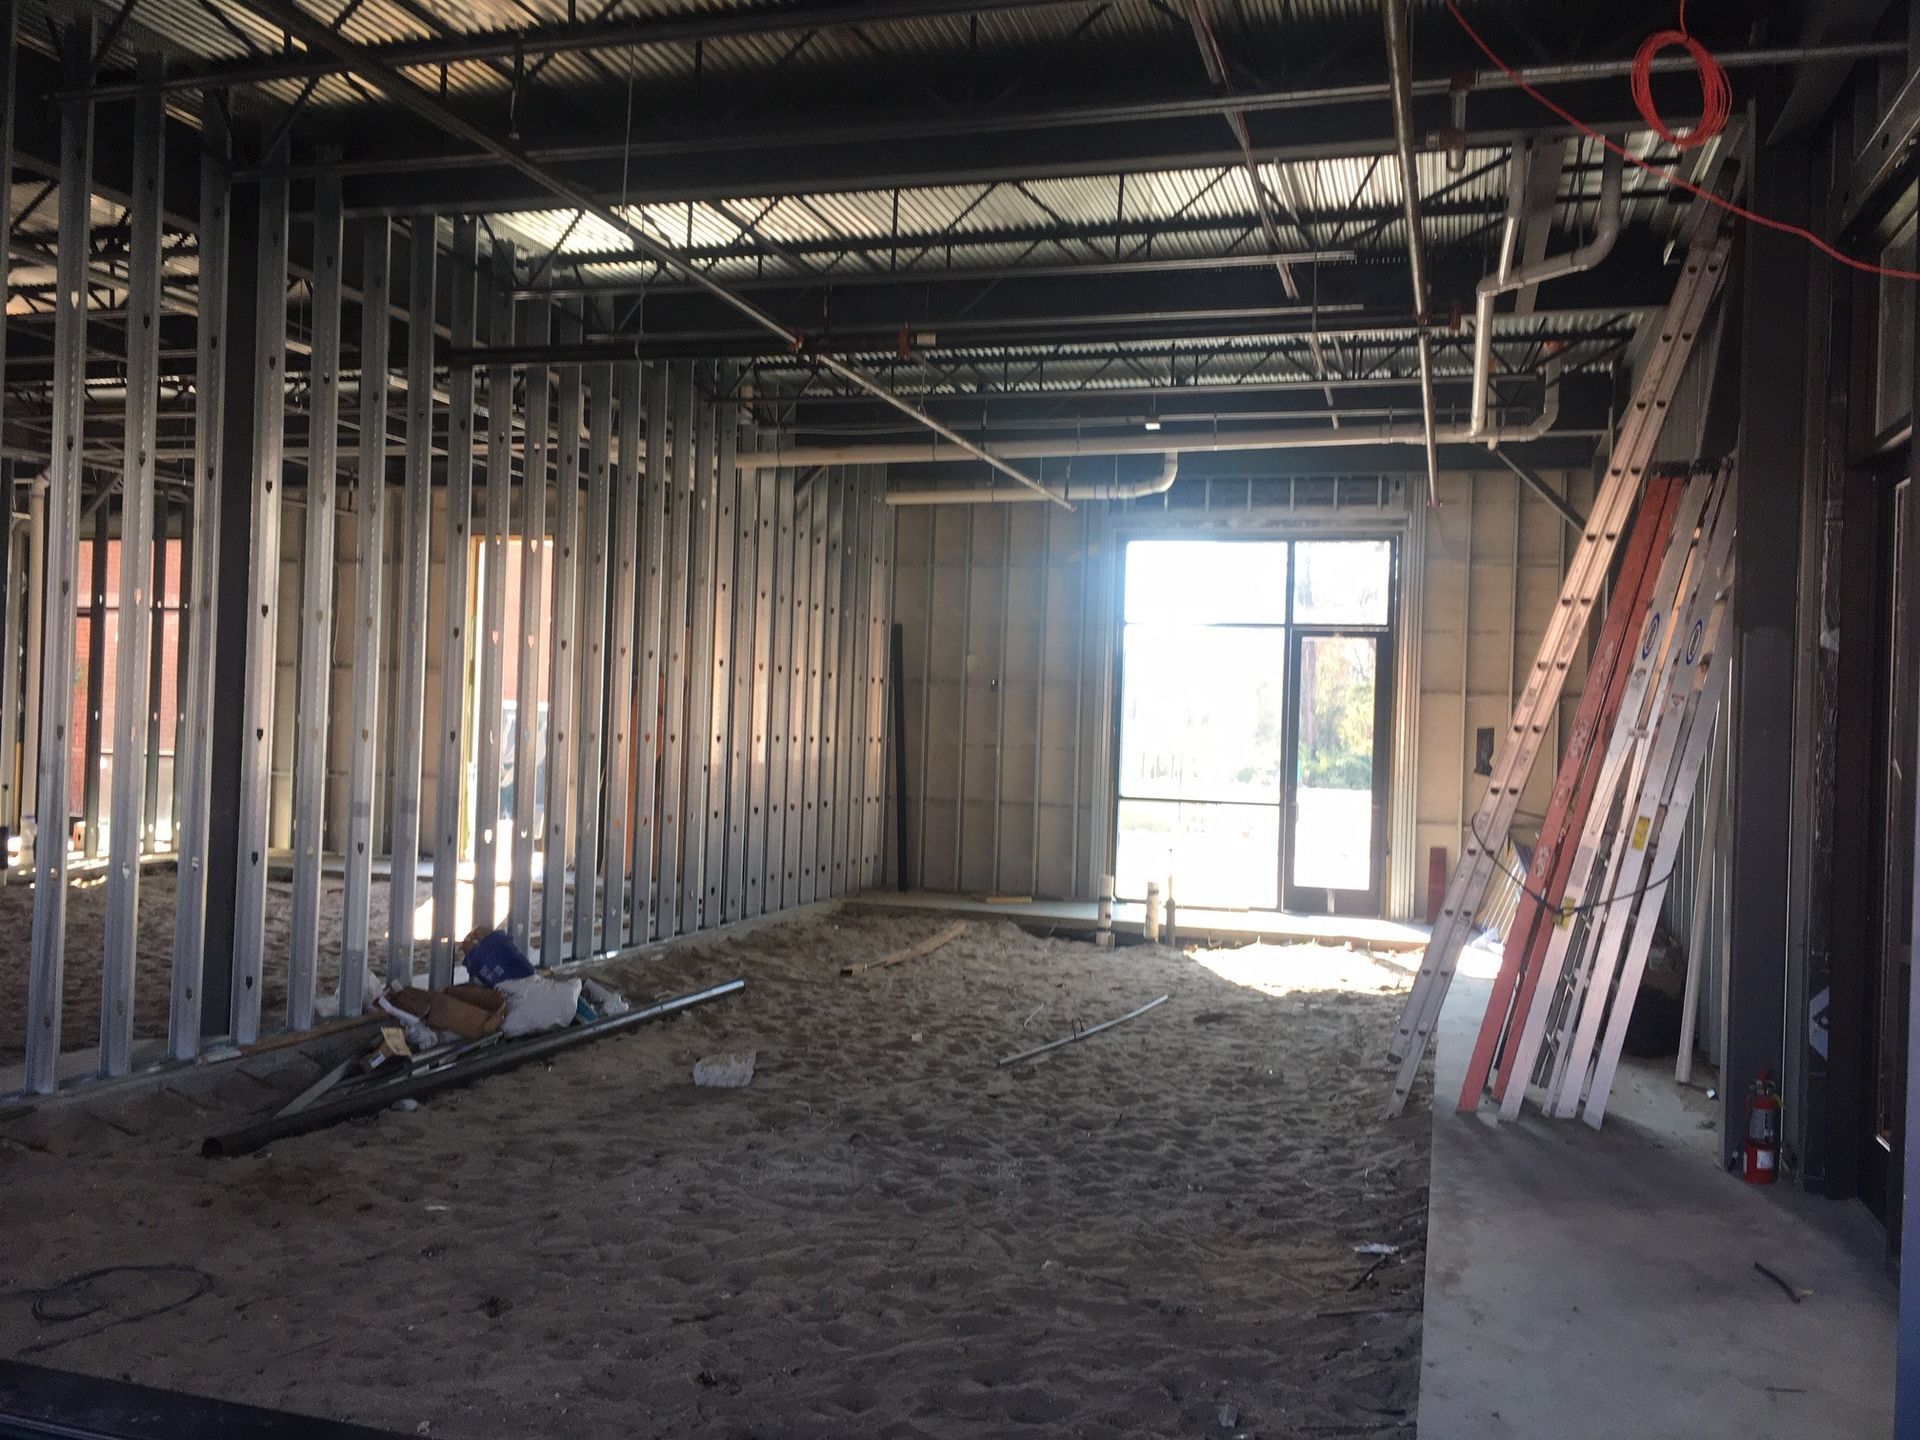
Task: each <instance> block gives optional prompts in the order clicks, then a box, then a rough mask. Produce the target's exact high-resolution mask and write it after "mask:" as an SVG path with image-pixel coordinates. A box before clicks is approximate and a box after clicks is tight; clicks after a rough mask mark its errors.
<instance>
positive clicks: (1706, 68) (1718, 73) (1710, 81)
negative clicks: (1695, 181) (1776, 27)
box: [1632, 0, 1733, 150]
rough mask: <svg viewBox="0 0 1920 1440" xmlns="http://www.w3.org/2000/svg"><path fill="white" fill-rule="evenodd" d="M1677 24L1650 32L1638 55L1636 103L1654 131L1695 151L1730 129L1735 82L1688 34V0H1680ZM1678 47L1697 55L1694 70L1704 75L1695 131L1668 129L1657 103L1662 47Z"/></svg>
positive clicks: (1634, 68)
mask: <svg viewBox="0 0 1920 1440" xmlns="http://www.w3.org/2000/svg"><path fill="white" fill-rule="evenodd" d="M1677 24H1678V28H1677V29H1673V30H1661V31H1657V32H1656V33H1654V34H1652V35H1649V36H1648V37H1647V38H1646V40H1645V41H1644V42H1642V44H1641V46H1640V49H1639V51H1638V52H1637V53H1636V54H1635V55H1634V57H1633V79H1632V84H1633V103H1634V104H1635V105H1637V106H1638V107H1639V109H1640V118H1641V119H1643V120H1645V121H1646V122H1647V127H1648V128H1649V129H1650V130H1652V131H1653V132H1654V134H1656V135H1658V136H1659V137H1660V138H1661V139H1662V140H1665V141H1666V142H1667V143H1668V144H1669V145H1672V146H1674V147H1675V148H1676V149H1680V150H1695V149H1698V148H1699V147H1700V146H1702V145H1704V144H1706V143H1707V142H1708V141H1709V140H1711V139H1713V137H1714V136H1716V135H1718V134H1719V133H1720V132H1721V131H1722V130H1724V129H1726V128H1727V120H1728V118H1729V117H1730V116H1731V115H1732V114H1733V82H1732V81H1730V80H1728V79H1727V72H1726V70H1725V69H1724V68H1722V66H1721V64H1720V62H1719V61H1718V60H1716V59H1714V56H1713V52H1712V51H1711V50H1709V49H1707V47H1706V46H1705V45H1702V44H1701V43H1700V42H1699V41H1698V40H1696V39H1694V38H1693V36H1692V35H1691V34H1689V33H1688V31H1687V0H1680V14H1679V19H1678V22H1677ZM1675 48H1679V49H1681V50H1685V51H1686V52H1687V54H1688V55H1689V56H1691V57H1692V58H1693V68H1694V71H1695V73H1696V74H1698V75H1699V77H1700V123H1699V124H1697V125H1695V126H1694V127H1693V128H1692V129H1691V130H1683V131H1678V132H1676V131H1674V130H1671V129H1669V128H1668V126H1667V123H1666V121H1665V120H1663V119H1662V118H1661V117H1660V112H1659V111H1658V110H1656V109H1655V108H1654V104H1653V61H1654V57H1655V56H1656V55H1658V54H1659V53H1660V52H1661V51H1662V50H1671V49H1675Z"/></svg>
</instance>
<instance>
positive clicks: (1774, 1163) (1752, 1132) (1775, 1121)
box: [1740, 1070, 1780, 1185]
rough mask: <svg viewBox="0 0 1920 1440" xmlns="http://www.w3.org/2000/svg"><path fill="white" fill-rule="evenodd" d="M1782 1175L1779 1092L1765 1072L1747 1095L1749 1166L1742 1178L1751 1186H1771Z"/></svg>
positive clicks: (1771, 1073) (1745, 1167) (1743, 1169)
mask: <svg viewBox="0 0 1920 1440" xmlns="http://www.w3.org/2000/svg"><path fill="white" fill-rule="evenodd" d="M1779 1173H1780V1088H1779V1086H1777V1085H1775V1084H1774V1083H1773V1072H1772V1071H1771V1070H1762V1071H1761V1072H1760V1075H1759V1078H1758V1079H1756V1080H1755V1081H1754V1082H1753V1086H1752V1088H1751V1089H1749V1090H1748V1091H1747V1150H1746V1163H1745V1165H1744V1166H1743V1167H1742V1168H1741V1172H1740V1178H1741V1179H1743V1180H1745V1181H1746V1182H1747V1183H1748V1184H1749V1185H1771V1184H1773V1181H1774V1177H1775V1176H1776V1175H1778V1174H1779Z"/></svg>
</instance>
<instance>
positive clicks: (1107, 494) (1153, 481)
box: [887, 452, 1180, 505]
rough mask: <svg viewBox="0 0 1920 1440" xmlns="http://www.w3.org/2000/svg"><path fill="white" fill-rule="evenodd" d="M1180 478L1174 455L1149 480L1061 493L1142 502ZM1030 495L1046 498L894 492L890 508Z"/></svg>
mask: <svg viewBox="0 0 1920 1440" xmlns="http://www.w3.org/2000/svg"><path fill="white" fill-rule="evenodd" d="M1179 474H1180V456H1179V454H1178V452H1170V453H1169V454H1167V455H1166V456H1165V457H1164V458H1163V460H1162V463H1161V466H1160V473H1159V474H1158V475H1150V476H1148V477H1147V478H1146V479H1145V480H1095V481H1090V482H1077V483H1074V484H1070V485H1062V486H1061V487H1060V491H1061V493H1062V494H1063V495H1065V496H1066V497H1067V498H1068V499H1069V500H1139V499H1143V498H1144V497H1146V496H1148V495H1164V494H1166V493H1167V491H1169V490H1171V489H1172V488H1173V482H1174V480H1175V479H1176V478H1178V476H1179ZM1029 495H1031V496H1033V498H1034V499H1036V500H1038V499H1040V498H1042V497H1041V496H1040V495H1039V493H1038V492H1037V491H1033V490H982V489H980V488H979V487H978V486H960V487H958V488H956V489H952V490H890V491H888V492H887V503H888V504H889V505H1005V504H1009V503H1012V502H1015V501H1020V500H1025V499H1026V498H1027V497H1028V496H1029Z"/></svg>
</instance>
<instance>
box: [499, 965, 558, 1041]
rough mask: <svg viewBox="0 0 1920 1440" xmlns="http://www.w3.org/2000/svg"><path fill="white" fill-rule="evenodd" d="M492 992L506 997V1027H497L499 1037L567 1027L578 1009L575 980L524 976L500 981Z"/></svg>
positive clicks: (546, 976) (544, 976)
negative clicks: (496, 991) (500, 1035)
mask: <svg viewBox="0 0 1920 1440" xmlns="http://www.w3.org/2000/svg"><path fill="white" fill-rule="evenodd" d="M493 988H494V989H496V990H498V991H499V992H500V993H501V994H502V995H504V996H506V997H507V1023H506V1024H504V1025H502V1026H501V1027H500V1033H501V1034H503V1035H532V1034H535V1033H537V1032H539V1031H541V1030H558V1029H559V1028H560V1027H561V1026H562V1025H571V1024H572V1023H573V1019H574V1012H575V1011H576V1010H577V1009H578V1008H579V1005H580V982H579V980H578V979H572V980H556V979H554V978H553V977H552V976H549V975H528V976H525V977H523V978H521V979H519V980H502V981H501V982H500V983H499V984H498V985H496V986H494V987H493Z"/></svg>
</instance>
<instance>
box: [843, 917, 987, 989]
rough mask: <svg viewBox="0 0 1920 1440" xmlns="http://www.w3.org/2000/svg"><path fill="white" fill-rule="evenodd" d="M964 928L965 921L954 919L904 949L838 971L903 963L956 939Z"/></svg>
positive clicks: (856, 972) (861, 970) (852, 972)
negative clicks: (947, 924) (951, 922)
mask: <svg viewBox="0 0 1920 1440" xmlns="http://www.w3.org/2000/svg"><path fill="white" fill-rule="evenodd" d="M966 928H967V922H966V921H964V920H956V921H954V922H953V924H951V925H949V926H947V928H946V929H944V930H941V931H938V932H937V933H935V934H933V935H929V936H928V937H927V938H926V939H924V940H922V941H921V942H920V943H919V944H918V945H910V946H908V947H907V948H906V949H905V950H897V951H895V952H894V953H893V954H891V955H885V956H882V957H881V958H880V959H878V960H871V961H869V962H868V963H866V964H865V965H843V966H841V967H840V973H841V974H842V975H860V974H864V973H865V972H866V971H868V970H883V969H885V968H886V967H887V966H889V965H904V964H906V962H907V961H909V960H919V959H922V958H924V957H926V956H928V955H931V954H932V953H933V952H934V951H936V950H938V949H939V948H940V947H941V946H942V945H947V944H950V943H951V942H953V941H955V940H958V939H959V938H960V936H961V935H962V934H964V933H965V932H966Z"/></svg>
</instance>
